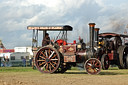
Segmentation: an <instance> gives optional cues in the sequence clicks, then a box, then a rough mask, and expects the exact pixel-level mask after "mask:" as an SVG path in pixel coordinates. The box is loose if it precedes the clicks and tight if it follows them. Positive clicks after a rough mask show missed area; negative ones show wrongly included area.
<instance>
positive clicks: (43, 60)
mask: <svg viewBox="0 0 128 85" xmlns="http://www.w3.org/2000/svg"><path fill="white" fill-rule="evenodd" d="M37 61H38V62H39V61H45V60H37Z"/></svg>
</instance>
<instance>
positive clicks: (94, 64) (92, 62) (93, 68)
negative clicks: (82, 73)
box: [84, 58, 102, 74]
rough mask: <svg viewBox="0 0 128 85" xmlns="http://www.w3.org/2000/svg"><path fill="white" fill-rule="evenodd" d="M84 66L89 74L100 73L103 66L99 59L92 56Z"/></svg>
mask: <svg viewBox="0 0 128 85" xmlns="http://www.w3.org/2000/svg"><path fill="white" fill-rule="evenodd" d="M84 68H85V70H86V72H87V73H88V74H99V73H100V71H101V68H102V66H101V62H100V61H99V60H98V59H96V58H90V59H88V60H87V61H86V62H85V64H84Z"/></svg>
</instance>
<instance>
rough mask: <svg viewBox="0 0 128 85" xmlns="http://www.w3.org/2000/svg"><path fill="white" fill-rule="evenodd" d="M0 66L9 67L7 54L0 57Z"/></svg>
mask: <svg viewBox="0 0 128 85" xmlns="http://www.w3.org/2000/svg"><path fill="white" fill-rule="evenodd" d="M1 66H2V67H9V58H8V56H6V57H5V56H4V57H3V58H2V59H1Z"/></svg>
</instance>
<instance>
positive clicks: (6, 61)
mask: <svg viewBox="0 0 128 85" xmlns="http://www.w3.org/2000/svg"><path fill="white" fill-rule="evenodd" d="M5 66H7V67H8V66H9V58H8V56H6V57H5Z"/></svg>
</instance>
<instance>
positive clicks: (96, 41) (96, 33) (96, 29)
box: [94, 28, 100, 46]
mask: <svg viewBox="0 0 128 85" xmlns="http://www.w3.org/2000/svg"><path fill="white" fill-rule="evenodd" d="M99 30H100V29H99V28H95V29H94V31H95V46H98V42H99V36H98V35H99Z"/></svg>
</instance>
